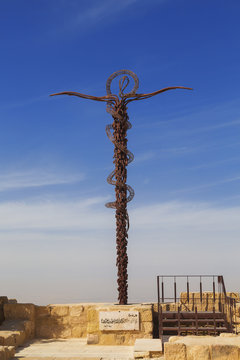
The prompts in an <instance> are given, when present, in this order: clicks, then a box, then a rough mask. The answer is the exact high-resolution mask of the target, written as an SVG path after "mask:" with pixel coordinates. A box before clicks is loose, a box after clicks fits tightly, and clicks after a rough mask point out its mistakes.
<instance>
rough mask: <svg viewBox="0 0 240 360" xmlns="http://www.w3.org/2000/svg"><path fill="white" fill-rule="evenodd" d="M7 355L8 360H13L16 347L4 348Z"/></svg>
mask: <svg viewBox="0 0 240 360" xmlns="http://www.w3.org/2000/svg"><path fill="white" fill-rule="evenodd" d="M4 348H5V354H6V358H7V359H12V358H13V357H14V355H15V352H16V350H15V347H14V346H4Z"/></svg>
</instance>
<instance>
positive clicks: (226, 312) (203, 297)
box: [157, 275, 239, 336]
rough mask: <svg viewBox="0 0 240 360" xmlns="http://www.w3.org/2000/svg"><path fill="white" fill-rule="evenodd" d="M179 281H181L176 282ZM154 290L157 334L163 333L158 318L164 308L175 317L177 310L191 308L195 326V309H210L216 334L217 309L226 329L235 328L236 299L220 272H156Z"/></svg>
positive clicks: (197, 310)
mask: <svg viewBox="0 0 240 360" xmlns="http://www.w3.org/2000/svg"><path fill="white" fill-rule="evenodd" d="M206 282H207V283H208V284H207V285H208V286H207V288H206ZM179 283H182V284H180V286H179ZM169 285H170V286H169ZM190 285H194V291H192V290H191V288H190ZM204 285H205V286H204ZM157 292H158V319H159V323H158V324H159V336H160V334H161V336H162V334H163V331H162V330H161V329H160V327H163V324H162V321H161V318H162V312H163V311H175V312H177V313H178V317H179V313H180V312H194V313H195V317H196V327H198V325H197V323H198V317H197V314H198V312H211V314H212V316H213V321H214V329H215V330H214V334H215V335H216V321H215V314H216V312H219V313H221V314H222V315H223V318H224V319H225V323H226V324H225V325H226V328H227V331H228V332H234V325H235V324H236V304H237V302H239V301H238V300H237V299H236V298H233V297H231V296H229V295H228V294H227V292H226V287H225V283H224V279H223V276H222V275H159V276H157ZM169 292H170V293H169ZM179 293H180V295H179V296H178V294H179ZM178 327H179V324H178ZM197 330H198V329H196V332H195V333H196V334H197V333H198V331H197ZM235 332H236V329H235Z"/></svg>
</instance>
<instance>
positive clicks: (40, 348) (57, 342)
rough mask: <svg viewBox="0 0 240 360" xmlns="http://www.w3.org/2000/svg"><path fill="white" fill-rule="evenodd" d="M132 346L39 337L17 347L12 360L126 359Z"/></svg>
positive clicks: (131, 352)
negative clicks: (93, 343) (89, 343)
mask: <svg viewBox="0 0 240 360" xmlns="http://www.w3.org/2000/svg"><path fill="white" fill-rule="evenodd" d="M132 358H133V346H110V345H108V346H103V345H87V343H86V339H66V340H65V339H41V340H33V341H31V342H29V343H26V344H25V346H24V347H19V348H18V349H17V352H16V355H15V357H14V360H16V359H19V360H24V359H25V360H43V359H44V360H55V359H61V360H83V359H86V360H100V359H102V360H103V359H104V360H105V359H106V360H110V359H111V360H128V359H132Z"/></svg>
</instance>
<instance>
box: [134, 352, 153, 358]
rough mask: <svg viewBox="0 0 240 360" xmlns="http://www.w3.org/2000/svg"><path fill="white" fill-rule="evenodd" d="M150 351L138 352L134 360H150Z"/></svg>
mask: <svg viewBox="0 0 240 360" xmlns="http://www.w3.org/2000/svg"><path fill="white" fill-rule="evenodd" d="M150 356H151V355H150V352H149V351H137V352H134V353H133V357H134V359H150Z"/></svg>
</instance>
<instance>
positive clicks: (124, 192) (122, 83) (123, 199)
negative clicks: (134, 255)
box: [50, 70, 192, 304]
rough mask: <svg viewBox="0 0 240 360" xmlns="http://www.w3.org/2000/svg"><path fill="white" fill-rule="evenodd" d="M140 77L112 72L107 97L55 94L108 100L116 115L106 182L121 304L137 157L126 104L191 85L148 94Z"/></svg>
mask: <svg viewBox="0 0 240 360" xmlns="http://www.w3.org/2000/svg"><path fill="white" fill-rule="evenodd" d="M118 76H121V78H120V80H119V94H118V95H115V94H112V91H111V84H112V81H113V80H114V79H115V78H117V77H118ZM130 77H131V78H132V80H133V81H134V86H133V89H132V90H131V91H129V92H125V90H126V89H127V87H128V85H129V83H130ZM138 86H139V80H138V77H137V75H136V74H134V73H133V72H132V71H130V70H119V71H117V72H115V73H113V74H112V75H111V76H110V77H109V78H108V80H107V83H106V90H107V95H105V96H92V95H86V94H82V93H78V92H74V91H64V92H61V93H56V94H52V95H50V96H55V95H70V96H77V97H80V98H83V99H89V100H95V101H103V102H106V103H107V112H108V113H110V114H111V115H112V117H113V123H112V124H110V125H107V126H106V133H107V136H108V138H109V140H110V141H111V142H112V143H113V144H114V161H113V163H114V165H115V169H114V170H113V171H112V172H111V174H110V175H109V176H108V178H107V182H108V183H109V184H111V185H114V186H115V201H113V202H108V203H107V204H106V207H108V208H113V209H116V215H115V217H116V243H117V261H116V265H117V268H118V280H117V282H118V300H119V304H127V301H128V273H127V265H128V256H127V244H128V229H129V217H128V212H127V203H128V202H129V201H131V200H132V199H133V197H134V190H133V189H132V187H131V186H130V185H128V184H127V165H128V164H129V163H131V162H132V161H133V159H134V156H133V154H132V153H131V152H130V151H129V150H128V149H127V130H128V129H130V128H131V127H132V125H131V123H130V122H129V117H128V114H127V105H128V104H129V103H130V102H132V101H135V100H143V99H147V98H150V97H152V96H155V95H158V94H160V93H162V92H165V91H168V90H174V89H187V90H192V89H191V88H188V87H183V86H174V87H167V88H164V89H161V90H158V91H155V92H152V93H148V94H137V93H136V91H137V89H138Z"/></svg>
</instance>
